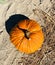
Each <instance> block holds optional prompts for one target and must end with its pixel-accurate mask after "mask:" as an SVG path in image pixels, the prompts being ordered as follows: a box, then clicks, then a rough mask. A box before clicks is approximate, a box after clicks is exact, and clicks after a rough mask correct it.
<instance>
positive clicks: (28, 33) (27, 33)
mask: <svg viewBox="0 0 55 65" xmlns="http://www.w3.org/2000/svg"><path fill="white" fill-rule="evenodd" d="M17 27H18V28H19V29H20V30H22V31H23V32H24V34H25V37H26V38H27V39H29V35H30V32H29V31H28V30H25V29H22V28H20V27H19V26H17Z"/></svg>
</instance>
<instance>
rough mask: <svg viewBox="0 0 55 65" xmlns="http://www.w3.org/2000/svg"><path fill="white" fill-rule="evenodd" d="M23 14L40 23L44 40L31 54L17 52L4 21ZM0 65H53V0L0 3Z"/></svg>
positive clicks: (54, 44) (54, 56)
mask: <svg viewBox="0 0 55 65" xmlns="http://www.w3.org/2000/svg"><path fill="white" fill-rule="evenodd" d="M14 14H23V15H26V16H27V17H29V18H30V19H34V20H36V21H38V23H40V25H41V26H42V28H43V32H44V35H45V40H44V43H43V45H42V47H41V48H40V49H39V50H38V51H37V52H35V53H33V54H29V55H27V54H24V53H21V52H20V51H18V50H17V49H16V48H15V47H14V45H13V44H12V43H11V42H10V40H9V35H8V33H7V31H6V29H5V21H6V20H7V19H8V18H9V17H10V16H11V15H14ZM0 65H55V0H6V1H5V2H3V1H2V2H0Z"/></svg>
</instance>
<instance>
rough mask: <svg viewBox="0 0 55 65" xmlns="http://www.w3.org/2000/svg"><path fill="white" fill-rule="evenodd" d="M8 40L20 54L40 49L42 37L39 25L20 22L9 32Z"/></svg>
mask: <svg viewBox="0 0 55 65" xmlns="http://www.w3.org/2000/svg"><path fill="white" fill-rule="evenodd" d="M10 40H11V42H12V43H13V44H14V45H15V47H16V48H17V49H18V50H20V51H21V52H25V53H27V54H29V53H33V52H35V51H37V50H38V49H40V47H41V46H42V44H43V41H44V35H43V32H42V28H41V27H40V25H39V23H37V22H36V21H34V20H27V19H26V20H22V21H20V22H19V23H18V24H17V25H15V27H13V29H12V30H11V31H10Z"/></svg>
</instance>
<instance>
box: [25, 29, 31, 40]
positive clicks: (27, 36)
mask: <svg viewBox="0 0 55 65" xmlns="http://www.w3.org/2000/svg"><path fill="white" fill-rule="evenodd" d="M29 35H30V32H29V31H27V30H26V31H25V36H26V38H27V39H29Z"/></svg>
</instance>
